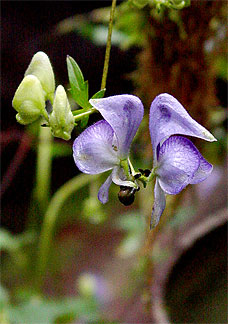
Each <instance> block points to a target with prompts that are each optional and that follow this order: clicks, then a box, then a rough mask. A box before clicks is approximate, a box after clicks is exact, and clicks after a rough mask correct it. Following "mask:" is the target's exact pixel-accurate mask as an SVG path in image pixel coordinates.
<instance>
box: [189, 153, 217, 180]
mask: <svg viewBox="0 0 228 324" xmlns="http://www.w3.org/2000/svg"><path fill="white" fill-rule="evenodd" d="M198 154H199V159H200V165H199V168H198V170H197V171H196V173H195V174H194V177H193V178H192V179H191V181H190V184H195V183H200V182H202V181H204V180H205V179H206V178H207V177H208V176H209V175H210V174H211V172H212V170H213V165H212V164H210V163H209V162H207V160H205V159H204V157H203V156H202V155H201V154H200V152H198Z"/></svg>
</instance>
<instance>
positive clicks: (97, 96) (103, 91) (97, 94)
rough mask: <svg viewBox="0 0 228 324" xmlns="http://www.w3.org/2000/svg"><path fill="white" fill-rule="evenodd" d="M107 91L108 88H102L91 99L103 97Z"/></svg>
mask: <svg viewBox="0 0 228 324" xmlns="http://www.w3.org/2000/svg"><path fill="white" fill-rule="evenodd" d="M105 91H106V89H101V90H99V91H97V92H96V93H95V94H94V95H93V96H92V98H91V99H100V98H103V97H104V95H105Z"/></svg>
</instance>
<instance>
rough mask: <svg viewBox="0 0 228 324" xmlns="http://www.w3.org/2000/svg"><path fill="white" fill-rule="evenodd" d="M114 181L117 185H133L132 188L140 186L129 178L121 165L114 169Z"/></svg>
mask: <svg viewBox="0 0 228 324" xmlns="http://www.w3.org/2000/svg"><path fill="white" fill-rule="evenodd" d="M112 181H113V182H114V183H115V184H116V185H117V186H125V187H132V188H136V189H137V188H138V186H137V185H136V183H134V182H132V181H129V180H127V177H126V175H125V173H124V171H123V169H122V168H121V167H120V166H117V167H115V168H114V169H113V171H112Z"/></svg>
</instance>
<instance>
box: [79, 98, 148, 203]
mask: <svg viewBox="0 0 228 324" xmlns="http://www.w3.org/2000/svg"><path fill="white" fill-rule="evenodd" d="M90 103H91V105H92V106H93V107H94V108H96V109H97V110H98V111H99V112H100V113H101V115H102V116H103V118H104V119H105V120H101V121H98V122H97V123H95V124H94V125H92V126H90V127H88V128H87V129H86V130H85V131H83V132H82V133H81V134H80V135H79V136H78V137H77V138H76V140H75V141H74V144H73V156H74V161H75V163H76V165H77V167H78V168H79V170H80V171H82V172H84V173H88V174H97V173H102V172H105V171H108V170H112V173H111V174H110V175H109V176H108V178H107V180H106V181H105V182H104V184H103V185H102V186H101V188H100V190H99V193H98V199H99V200H100V201H101V202H102V203H103V204H104V203H106V202H107V201H108V191H109V187H110V185H111V183H112V181H113V182H114V183H115V184H117V185H119V186H129V187H135V186H136V184H135V183H134V182H131V181H127V180H126V176H125V175H124V173H123V170H122V168H121V166H120V164H121V161H122V160H126V159H127V158H128V155H129V151H130V145H131V142H132V140H133V138H134V136H135V134H136V132H137V129H138V127H139V125H140V123H141V121H142V118H143V112H144V109H143V105H142V103H141V101H140V99H139V98H137V97H135V96H132V95H118V96H112V97H107V98H102V99H91V100H90Z"/></svg>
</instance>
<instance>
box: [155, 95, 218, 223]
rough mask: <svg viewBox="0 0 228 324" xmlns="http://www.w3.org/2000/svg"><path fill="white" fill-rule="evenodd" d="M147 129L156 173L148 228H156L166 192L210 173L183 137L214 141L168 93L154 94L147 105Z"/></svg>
mask: <svg viewBox="0 0 228 324" xmlns="http://www.w3.org/2000/svg"><path fill="white" fill-rule="evenodd" d="M149 129H150V135H151V142H152V148H153V160H154V164H153V170H152V175H154V174H155V175H156V182H155V187H154V206H153V211H152V217H151V228H152V227H155V226H156V225H157V224H158V222H159V219H160V216H161V214H162V213H163V211H164V209H165V205H166V199H165V195H166V194H170V195H176V194H178V193H179V192H180V191H181V190H182V189H184V188H185V187H186V186H187V185H188V184H196V183H199V182H201V181H203V180H205V179H206V178H207V177H208V176H209V174H210V173H211V172H212V169H213V167H212V165H211V164H210V163H208V162H207V161H206V160H205V159H204V158H203V156H202V155H201V154H200V152H199V151H198V150H197V148H196V147H195V146H194V145H193V143H192V142H191V141H190V140H189V139H187V138H185V137H182V136H172V135H187V136H194V137H198V138H201V139H204V140H206V141H210V142H213V141H216V139H215V137H214V136H213V135H212V134H211V133H210V132H209V131H208V130H207V129H205V128H204V127H203V126H201V125H200V124H198V123H197V122H196V121H195V120H194V119H192V118H191V117H190V116H189V114H188V113H187V111H186V110H185V109H184V107H183V106H182V105H181V104H180V103H179V102H178V101H177V99H175V98H174V97H173V96H171V95H169V94H166V93H164V94H160V95H159V96H157V97H156V98H155V99H154V101H153V102H152V104H151V107H150V117H149Z"/></svg>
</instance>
